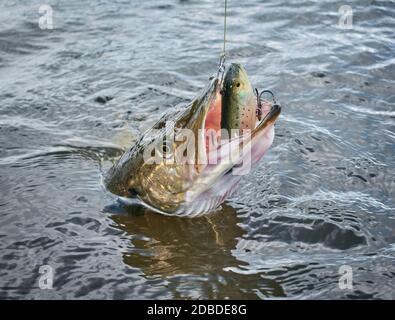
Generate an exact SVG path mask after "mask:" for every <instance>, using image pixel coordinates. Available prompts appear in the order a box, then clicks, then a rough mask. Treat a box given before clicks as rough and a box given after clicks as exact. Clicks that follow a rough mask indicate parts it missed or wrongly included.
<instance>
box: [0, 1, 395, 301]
mask: <svg viewBox="0 0 395 320" xmlns="http://www.w3.org/2000/svg"><path fill="white" fill-rule="evenodd" d="M47 3H49V4H50V5H52V8H53V11H54V16H53V18H54V29H53V30H41V29H40V28H39V27H38V19H39V17H40V14H39V13H38V8H39V5H40V4H41V1H26V0H20V1H2V2H1V3H0V101H1V103H0V192H1V193H0V225H1V227H0V238H1V242H0V297H2V298H132V299H133V298H161V299H163V298H242V299H265V298H273V297H276V298H278V297H286V298H395V259H394V252H395V210H394V208H395V200H394V199H395V174H394V159H395V146H394V142H395V130H394V129H395V108H394V104H395V95H394V94H395V90H394V89H395V64H394V63H395V41H394V40H395V39H394V26H395V4H394V2H391V1H347V4H348V5H351V7H352V9H353V28H352V29H342V28H340V27H338V21H339V13H338V9H339V7H340V5H341V4H342V3H341V2H337V1H318V0H317V1H306V2H303V1H253V0H249V1H233V0H230V1H229V19H228V22H229V29H228V31H229V34H228V48H229V55H228V62H230V61H238V62H241V63H242V64H243V65H244V66H245V68H246V69H247V71H248V73H249V75H250V77H251V80H252V82H253V84H255V86H257V87H259V88H261V89H271V90H273V91H274V92H276V94H277V96H278V100H279V101H280V102H281V104H282V105H283V107H284V108H283V113H282V114H281V116H280V118H279V121H278V125H277V127H276V138H275V142H274V145H273V147H272V148H271V150H270V152H269V153H268V154H267V155H266V156H265V158H264V159H263V161H262V162H261V163H260V165H259V167H258V168H256V170H254V172H253V173H252V174H250V175H249V176H247V177H244V178H243V180H242V182H241V184H240V187H239V189H238V190H237V192H236V194H235V195H234V196H233V197H232V198H231V199H229V201H227V203H226V205H224V206H223V209H222V210H221V211H220V212H217V213H215V214H210V215H207V216H204V217H201V218H196V219H181V218H171V217H164V216H161V215H158V214H155V213H152V212H149V211H148V210H146V209H143V208H138V207H133V208H131V207H128V208H125V207H122V206H120V205H119V204H118V203H117V202H115V201H114V199H113V198H112V197H110V196H109V195H108V193H106V192H105V190H104V189H103V187H102V185H101V178H102V175H103V172H105V171H106V170H107V169H108V168H109V167H110V166H111V163H112V161H114V160H115V159H116V158H117V157H118V156H119V155H120V154H121V152H122V148H123V147H125V146H128V145H131V144H132V141H133V140H134V139H135V138H136V137H137V135H138V134H139V132H141V130H143V129H144V128H145V127H147V126H149V124H150V123H152V122H153V121H155V120H156V119H158V118H159V116H160V115H161V114H162V112H164V111H165V110H167V109H169V108H171V107H172V106H174V105H175V104H177V103H179V102H182V101H188V100H189V99H191V98H192V97H194V96H195V94H196V93H197V92H198V91H199V90H200V89H201V88H202V87H203V86H204V85H205V84H206V83H207V80H208V77H209V76H210V75H211V74H212V73H213V72H215V71H216V66H217V63H218V59H219V53H220V50H221V46H222V43H221V41H222V13H223V7H222V3H221V1H208V0H207V1H200V0H199V1H197V0H196V1H186V0H185V1H176V0H167V1H164V0H163V1H153V0H150V1H110V0H102V1H96V2H90V3H89V4H88V3H85V2H81V1H76V0H71V1H70V0H67V1H66V0H64V1H48V2H47ZM43 265H49V266H50V267H51V268H52V269H53V271H54V282H53V290H42V289H40V288H39V280H40V276H41V275H40V273H39V268H40V266H43ZM342 265H348V266H351V267H352V271H353V290H341V289H339V286H338V283H339V277H340V275H339V268H340V267H341V266H342Z"/></svg>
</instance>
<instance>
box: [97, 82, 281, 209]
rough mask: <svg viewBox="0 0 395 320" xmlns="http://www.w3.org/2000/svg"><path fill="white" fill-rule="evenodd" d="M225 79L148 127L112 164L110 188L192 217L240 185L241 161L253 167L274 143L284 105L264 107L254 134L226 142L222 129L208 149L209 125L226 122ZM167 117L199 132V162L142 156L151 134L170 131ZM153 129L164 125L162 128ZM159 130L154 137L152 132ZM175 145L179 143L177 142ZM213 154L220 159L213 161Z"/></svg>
mask: <svg viewBox="0 0 395 320" xmlns="http://www.w3.org/2000/svg"><path fill="white" fill-rule="evenodd" d="M220 84H221V82H220V79H219V78H218V77H217V78H214V79H213V80H211V82H210V84H209V85H208V86H207V87H206V89H205V90H204V91H203V93H202V94H201V95H200V96H199V97H197V98H196V99H195V100H193V101H192V103H190V104H189V105H188V106H187V107H186V108H183V109H182V110H180V112H177V113H176V115H172V116H170V115H169V116H165V117H163V118H162V119H161V120H159V121H158V123H157V124H156V125H154V127H153V128H151V129H150V130H148V131H147V132H145V133H144V134H143V135H142V136H141V138H140V139H139V140H138V142H137V143H136V145H135V146H133V147H132V148H131V149H130V150H129V151H127V152H125V154H124V155H123V156H122V157H121V158H120V159H119V161H118V162H117V163H116V164H115V165H114V167H113V168H112V169H110V171H109V174H108V175H107V177H106V179H105V184H106V186H107V188H108V189H109V190H110V191H111V192H112V193H114V194H117V195H118V196H121V197H123V198H137V199H138V200H140V201H141V204H143V205H145V206H147V207H149V208H151V209H152V210H154V211H156V212H159V213H162V214H167V215H177V216H186V217H193V216H198V215H202V214H204V213H207V212H209V211H212V210H214V209H215V208H217V207H218V206H220V205H221V203H223V202H224V201H225V200H226V199H227V198H228V197H229V196H230V195H231V194H232V193H233V192H234V191H235V190H236V187H237V184H238V182H239V181H240V179H241V177H242V175H243V174H244V173H245V172H246V173H248V171H243V170H240V164H241V163H244V162H248V161H249V164H250V168H251V167H253V166H255V165H256V164H257V162H258V161H259V160H260V159H261V158H262V156H263V155H264V153H265V152H266V151H267V149H268V148H269V147H270V146H271V144H272V142H273V138H274V127H273V125H274V122H275V120H276V118H277V116H278V114H279V110H277V111H276V112H272V114H271V111H272V109H271V106H269V105H268V106H266V107H265V108H266V109H265V108H263V109H264V110H263V111H264V112H263V113H265V112H267V115H270V114H271V115H270V116H269V117H267V116H266V117H265V118H264V120H262V121H261V122H259V123H258V124H257V125H256V127H255V128H254V129H253V130H250V131H249V134H241V135H238V136H236V137H234V138H232V139H230V140H229V141H225V142H222V141H221V134H218V133H217V134H216V136H215V139H216V140H217V142H218V141H219V145H218V148H217V149H216V151H217V154H215V153H211V152H209V151H208V150H207V137H205V135H206V130H209V129H213V131H216V132H220V130H218V129H219V128H220V126H221V119H220V117H221V106H222V98H223V96H222V95H221V94H220V93H219V92H220V89H221V88H220ZM249 103H250V104H251V107H254V108H256V105H253V104H252V103H256V102H249ZM254 110H255V109H254ZM269 110H270V111H269ZM280 110H281V109H280ZM165 121H173V123H174V129H184V128H185V129H189V130H191V131H192V132H193V133H194V139H195V140H196V143H195V151H196V153H195V156H194V157H195V158H194V161H195V162H194V163H192V164H167V163H161V164H158V165H156V164H152V165H148V164H147V163H145V162H144V161H143V157H142V155H141V152H142V150H144V149H145V148H146V147H147V146H148V145H149V143H150V142H151V141H152V140H155V139H157V138H158V139H159V141H160V139H163V138H164V137H165V136H166V135H167V134H168V132H167V131H166V130H167V129H166V128H165V126H164V122H165ZM154 129H159V132H158V131H155V130H154ZM154 131H155V132H156V133H155V135H156V137H155V139H154V138H153V137H152V136H153V134H154V133H153V132H154ZM241 146H242V147H241ZM245 146H247V148H244V147H245ZM174 148H175V150H176V149H177V148H178V145H177V144H176V143H174ZM240 149H241V150H242V152H241V153H240V152H239V150H240ZM229 155H232V161H230V160H229V159H227V156H229ZM202 159H203V161H202V162H201V160H202ZM213 159H216V160H217V162H215V161H214V162H211V161H212V160H213ZM241 167H243V166H241Z"/></svg>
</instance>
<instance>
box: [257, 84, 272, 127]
mask: <svg viewBox="0 0 395 320" xmlns="http://www.w3.org/2000/svg"><path fill="white" fill-rule="evenodd" d="M264 93H270V94H271V96H272V99H273V103H274V105H276V104H277V101H276V97H275V95H274V93H273V92H271V91H270V90H263V91H262V92H261V93H259V91H258V89H257V88H255V95H256V104H257V109H256V115H257V117H258V120H259V121H260V120H261V119H262V101H261V98H262V94H264Z"/></svg>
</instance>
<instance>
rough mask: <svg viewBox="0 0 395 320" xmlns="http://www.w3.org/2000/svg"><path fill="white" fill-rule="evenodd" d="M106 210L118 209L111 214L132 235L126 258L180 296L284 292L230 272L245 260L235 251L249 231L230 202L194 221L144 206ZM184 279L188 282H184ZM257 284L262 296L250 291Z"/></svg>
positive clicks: (264, 281)
mask: <svg viewBox="0 0 395 320" xmlns="http://www.w3.org/2000/svg"><path fill="white" fill-rule="evenodd" d="M105 211H107V212H108V211H115V212H116V214H114V215H112V216H111V218H112V219H113V220H114V221H115V222H116V224H117V227H118V228H119V229H121V230H122V231H124V232H125V233H126V234H127V235H128V237H129V238H130V242H131V243H130V247H128V249H127V250H125V251H124V252H122V257H123V261H124V262H125V263H126V264H128V265H130V266H131V267H134V268H139V269H141V270H142V271H143V273H144V277H146V278H147V279H150V278H155V277H160V278H162V279H166V280H167V282H168V286H169V287H170V288H171V290H174V296H175V297H188V296H196V298H199V297H206V298H220V299H224V298H230V299H254V298H255V299H256V298H257V297H259V296H266V295H269V294H270V295H275V296H278V295H283V294H284V293H283V291H282V288H281V286H280V285H278V284H277V283H276V282H275V281H272V280H269V279H264V278H263V277H262V276H260V275H258V274H250V275H248V276H243V275H239V274H237V273H233V272H232V271H230V270H229V268H232V267H238V266H240V265H245V264H246V263H245V262H243V261H239V260H238V259H237V258H236V257H235V256H234V255H233V254H232V251H233V250H234V249H236V245H237V242H238V240H239V239H240V238H241V237H242V236H243V234H245V232H243V229H242V228H241V227H240V226H238V224H239V223H240V219H238V218H237V215H236V212H235V210H234V209H233V208H232V207H230V206H228V205H224V206H223V207H222V208H221V210H219V211H218V212H216V213H213V214H209V215H207V216H203V217H200V218H195V219H185V218H172V217H165V216H161V215H159V214H156V213H153V212H150V211H149V210H148V209H145V208H142V207H140V206H133V207H132V206H129V207H126V206H112V207H108V208H106V209H105ZM181 280H183V281H185V282H187V284H185V283H183V284H182V286H180V281H181ZM252 283H254V285H255V286H256V288H257V289H256V290H257V292H259V295H258V294H254V293H248V294H247V292H248V285H250V284H252ZM184 291H186V292H185V293H186V294H184Z"/></svg>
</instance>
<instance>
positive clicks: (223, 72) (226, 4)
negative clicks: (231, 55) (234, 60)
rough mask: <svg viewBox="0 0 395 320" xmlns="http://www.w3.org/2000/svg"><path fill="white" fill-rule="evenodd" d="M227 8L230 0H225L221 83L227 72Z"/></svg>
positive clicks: (219, 70) (220, 62)
mask: <svg viewBox="0 0 395 320" xmlns="http://www.w3.org/2000/svg"><path fill="white" fill-rule="evenodd" d="M227 9H228V0H225V9H224V44H223V48H222V53H221V56H220V60H219V68H218V76H219V75H220V74H221V73H222V76H221V82H220V83H221V84H222V81H223V79H224V74H225V57H226V16H227Z"/></svg>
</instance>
